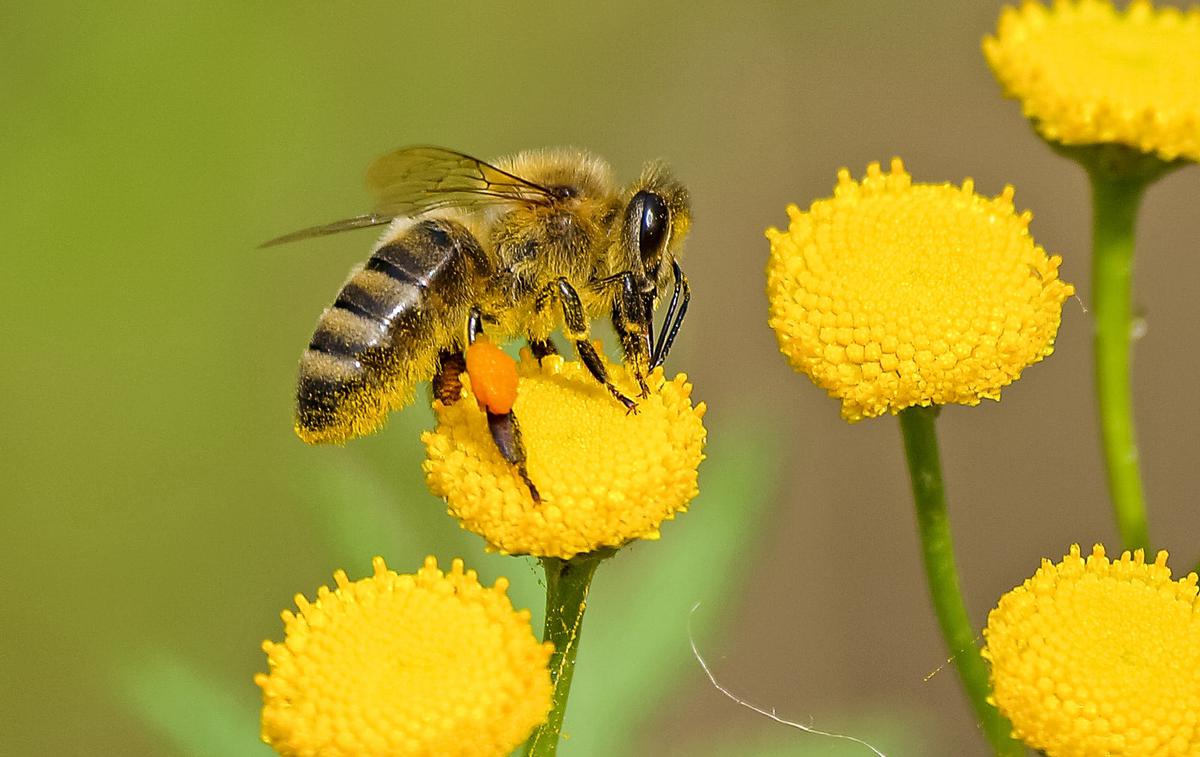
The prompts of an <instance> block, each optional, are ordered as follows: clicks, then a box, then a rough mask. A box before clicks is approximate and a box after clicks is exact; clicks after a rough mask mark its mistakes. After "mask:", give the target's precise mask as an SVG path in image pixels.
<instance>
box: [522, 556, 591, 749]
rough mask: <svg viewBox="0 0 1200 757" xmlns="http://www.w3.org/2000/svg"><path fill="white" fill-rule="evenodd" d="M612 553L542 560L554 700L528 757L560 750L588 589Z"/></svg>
mask: <svg viewBox="0 0 1200 757" xmlns="http://www.w3.org/2000/svg"><path fill="white" fill-rule="evenodd" d="M611 554H612V551H611V550H605V551H603V552H592V553H588V554H585V555H576V556H575V557H573V558H571V559H570V560H560V559H559V558H557V557H543V558H542V567H543V568H545V570H546V625H545V630H544V631H543V633H542V640H543V641H552V642H554V654H553V656H551V658H550V677H551V678H552V679H553V681H554V697H553V699H552V704H551V708H550V716H549V717H548V718H547V719H546V722H545V723H543V724H542V725H540V726H539V727H538V729H537V730H536V731H534V732H533V735H532V736H530V737H529V741H528V742H526V744H525V754H526V755H528V757H549V756H551V755H554V754H555V753H557V751H558V739H559V736H560V735H561V734H562V724H563V717H564V716H565V715H566V713H567V696H568V695H569V694H570V693H571V678H572V676H573V675H574V673H575V655H576V653H577V652H578V651H579V635H580V631H581V630H582V628H583V613H584V610H586V609H587V594H588V588H589V587H590V586H591V585H592V576H593V575H594V574H595V572H596V567H597V566H599V565H600V562H601V561H602V560H604V558H606V557H608V556H609V555H611Z"/></svg>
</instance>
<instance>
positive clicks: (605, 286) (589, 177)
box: [276, 148, 689, 443]
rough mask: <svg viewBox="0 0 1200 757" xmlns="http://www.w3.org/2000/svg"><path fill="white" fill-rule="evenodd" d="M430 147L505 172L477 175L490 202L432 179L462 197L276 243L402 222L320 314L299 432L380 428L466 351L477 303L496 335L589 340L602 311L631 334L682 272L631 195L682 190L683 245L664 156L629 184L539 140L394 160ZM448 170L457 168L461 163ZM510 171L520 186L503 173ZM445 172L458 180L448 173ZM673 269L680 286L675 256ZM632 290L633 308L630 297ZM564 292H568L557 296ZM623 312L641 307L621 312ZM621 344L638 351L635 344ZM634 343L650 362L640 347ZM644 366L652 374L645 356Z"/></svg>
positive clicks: (310, 438) (305, 366)
mask: <svg viewBox="0 0 1200 757" xmlns="http://www.w3.org/2000/svg"><path fill="white" fill-rule="evenodd" d="M422 150H423V151H425V152H427V153H430V154H433V155H435V156H437V157H438V158H439V159H440V158H441V157H442V156H443V155H445V154H449V155H454V156H457V157H458V158H460V159H462V160H467V161H473V162H472V163H471V164H470V165H471V166H472V167H475V166H481V167H482V169H483V170H488V171H490V172H494V175H493V174H492V173H487V174H485V175H486V177H487V183H486V185H485V184H484V183H483V182H481V181H480V180H474V179H473V180H474V181H475V182H476V183H475V184H472V185H471V187H472V191H474V192H476V193H477V194H481V193H482V192H483V190H482V189H478V188H476V187H485V188H486V189H487V191H488V192H490V193H491V194H489V195H488V199H487V201H486V202H480V201H479V200H478V199H475V198H474V197H473V196H472V195H469V194H467V193H466V190H462V189H458V188H457V185H455V187H456V188H454V189H451V190H447V189H443V188H441V186H440V185H438V186H436V187H434V188H433V189H428V188H427V189H425V190H424V191H425V193H426V195H428V196H429V197H433V198H438V197H441V196H443V195H446V196H450V197H451V198H452V201H447V202H444V203H442V204H439V203H437V202H427V203H426V205H427V207H422V208H418V209H416V210H415V211H413V212H408V213H396V214H395V215H394V216H392V217H391V218H384V219H383V220H382V221H380V220H379V217H378V216H375V215H372V216H361V217H358V218H357V219H348V220H347V221H344V222H339V224H334V225H330V226H327V227H317V228H316V229H310V230H306V231H305V232H298V233H297V234H296V235H289V237H284V238H281V239H280V240H276V241H289V240H290V239H292V238H300V237H301V236H303V235H315V234H320V233H330V231H340V230H342V229H344V228H355V227H358V226H364V225H374V224H375V223H380V222H389V221H390V225H389V226H388V228H387V230H386V231H385V232H384V234H383V235H382V237H381V238H380V240H379V242H378V243H377V244H376V247H375V249H374V250H373V252H372V254H371V257H370V258H369V259H368V260H367V262H366V263H365V264H364V265H363V266H361V267H360V268H357V269H356V270H355V271H354V273H353V274H352V275H351V276H350V278H349V280H348V281H347V282H346V283H345V284H344V285H343V286H342V289H341V291H340V292H339V294H338V296H337V299H336V300H335V301H334V303H333V305H332V306H331V307H329V308H327V309H326V310H325V311H324V312H323V313H322V314H321V316H320V319H319V320H318V323H317V327H316V330H315V332H314V333H313V337H312V339H311V341H310V343H309V345H308V348H307V349H306V350H305V351H304V353H303V355H302V357H301V360H300V371H299V379H298V384H297V402H296V433H297V434H298V435H299V436H300V437H301V438H302V439H303V440H304V441H306V442H309V443H320V442H342V441H345V440H348V439H351V438H354V437H357V436H362V435H365V434H368V433H371V432H372V431H375V430H376V429H378V428H379V427H380V426H381V425H382V424H383V422H384V421H385V420H386V418H387V416H388V414H389V413H390V412H392V411H393V410H396V409H399V408H400V407H403V406H404V405H405V404H407V403H408V402H409V401H411V399H412V396H413V391H414V388H415V386H416V385H417V384H419V383H421V382H423V381H427V380H430V379H432V378H433V377H434V376H435V374H436V373H437V372H438V371H439V369H440V368H441V367H442V364H441V360H443V359H444V356H446V355H451V354H456V353H461V351H462V349H463V348H464V347H465V346H466V344H467V342H468V341H469V339H470V338H472V334H471V333H470V329H469V326H468V324H469V322H470V321H471V319H472V317H473V314H474V316H475V317H476V318H477V319H478V321H479V322H480V323H482V325H483V328H486V331H487V333H488V334H489V336H491V337H493V338H494V339H496V340H498V341H504V340H507V339H512V338H524V339H528V340H530V341H531V342H545V341H546V340H548V339H549V338H550V335H551V333H552V332H553V331H555V330H556V329H558V328H559V327H561V328H562V330H563V332H564V333H565V334H566V336H567V337H568V338H569V339H571V340H572V341H575V342H576V344H577V345H579V344H580V342H581V341H586V339H587V328H588V326H587V322H588V321H590V320H592V319H595V318H600V317H604V316H608V317H612V318H613V319H614V325H618V326H619V327H621V328H622V329H623V330H622V331H621V333H622V334H627V335H628V336H627V339H626V341H630V343H631V344H632V341H633V340H635V339H638V338H641V339H646V338H647V337H649V331H650V330H651V329H650V328H649V327H648V325H646V324H645V320H646V319H648V318H649V317H650V315H651V314H650V313H649V312H648V311H650V310H651V309H652V307H653V303H654V302H655V301H656V300H657V292H658V291H659V289H660V288H662V287H664V286H666V285H667V284H668V282H669V279H670V277H671V275H672V270H671V266H670V265H664V264H663V263H664V261H666V262H668V263H673V260H674V259H673V257H671V256H670V255H669V254H667V252H666V250H667V241H666V240H663V241H661V242H656V245H657V246H656V248H655V256H654V259H649V258H648V257H647V256H646V255H645V254H644V252H643V251H642V250H641V249H640V248H639V246H638V244H637V236H636V235H637V228H636V227H635V228H633V229H632V230H631V229H630V228H629V226H630V219H629V218H627V217H626V216H630V215H631V214H632V213H633V209H631V207H630V203H631V197H633V196H634V193H635V192H638V191H642V193H643V194H644V193H645V188H646V187H652V188H655V189H656V191H658V192H659V193H660V194H662V195H664V196H668V197H670V198H671V202H672V203H673V205H674V207H673V208H672V210H674V215H673V225H672V230H673V231H674V233H675V236H676V239H674V240H670V241H672V242H674V243H678V241H679V240H681V239H682V236H683V234H684V233H686V229H687V223H688V219H689V215H688V210H687V204H686V203H687V198H686V192H685V190H683V188H682V187H681V186H680V185H678V184H676V183H675V182H673V181H672V180H671V179H670V178H669V177H667V176H666V175H665V173H664V172H663V169H662V168H661V167H659V166H657V165H652V166H650V167H648V168H647V170H646V172H644V174H643V176H642V178H641V180H640V181H639V182H638V183H637V184H635V185H634V186H633V187H631V188H629V189H622V188H620V187H618V186H617V185H616V184H615V183H614V181H613V179H612V175H611V170H610V169H609V167H608V166H607V164H605V163H603V162H602V161H600V160H598V159H597V158H595V157H592V156H590V155H588V154H586V153H582V152H579V151H575V150H557V151H531V152H526V153H521V154H519V155H517V156H514V157H513V158H511V159H509V160H504V161H498V162H497V163H496V165H495V166H491V165H488V164H484V163H482V162H481V161H474V159H470V158H467V157H466V156H461V155H459V154H457V153H449V152H448V151H440V150H438V149H437V148H414V149H413V150H409V151H399V152H397V153H393V154H392V156H390V157H391V158H392V159H393V161H400V160H408V161H409V163H411V162H412V158H411V157H410V156H411V155H412V154H413V153H419V152H420V151H422ZM386 157H389V156H385V158H386ZM381 160H382V159H381ZM386 168H387V166H386V165H385V167H384V169H381V170H386ZM373 170H376V169H373ZM438 170H439V171H442V172H444V173H446V174H447V175H449V176H450V177H451V179H456V178H457V176H456V174H454V173H453V171H451V170H448V169H445V168H442V167H440V166H439V168H438ZM477 170H478V169H477ZM416 173H418V169H416V168H413V167H411V166H410V165H408V164H405V167H404V168H403V169H402V172H401V175H400V179H396V178H394V177H391V176H385V177H384V178H382V179H376V181H377V183H380V184H385V183H386V182H387V181H391V182H393V183H395V182H397V181H400V180H403V181H408V182H410V183H411V181H412V179H411V176H412V175H413V174H416ZM503 177H508V178H509V179H512V180H514V183H512V184H511V185H505V184H503V183H502V181H503ZM434 179H436V180H437V181H438V182H442V183H444V182H446V181H447V179H445V178H443V177H442V176H441V175H440V174H434ZM423 180H424V179H423ZM497 187H499V188H500V189H497ZM501 190H503V191H501ZM534 190H536V194H535V195H534V196H533V197H532V198H531V197H530V196H529V194H530V193H533V192H534ZM407 191H411V190H407ZM451 192H454V194H451ZM656 197H657V195H656ZM639 208H640V206H639ZM638 212H641V210H640V209H639V210H638ZM362 219H366V220H362ZM633 221H634V222H638V219H637V218H634V219H633ZM631 234H633V235H634V236H633V238H632V239H631V237H630V235H631ZM675 276H676V285H677V286H678V279H679V276H680V274H679V273H678V267H677V265H676V267H675ZM621 280H627V281H626V284H625V286H626V289H629V288H630V287H635V288H636V289H637V290H638V291H637V292H636V293H635V294H633V295H629V294H626V297H625V300H621V294H620V292H614V286H613V284H614V282H619V281H621ZM629 282H634V283H633V284H630V283H629ZM618 288H619V287H618ZM631 296H632V297H633V298H634V300H633V301H634V303H635V305H629V298H630V297H631ZM556 298H557V299H563V298H565V299H567V300H569V301H568V302H567V303H566V304H565V305H562V306H561V307H555V306H554V301H555V300H556ZM638 298H642V299H638ZM622 302H625V303H626V307H624V309H622V305H621V303H622ZM643 302H644V303H645V308H644V309H645V311H646V312H643V309H642V305H641V303H643ZM625 311H631V312H630V313H626V315H624V316H621V315H620V313H622V312H625ZM632 311H637V312H636V313H632ZM676 328H678V326H677V325H676ZM639 329H641V331H639ZM643 331H644V332H646V333H644V334H643V333H642V332H643ZM639 335H640V336H639ZM646 344H649V342H648V341H647V342H646ZM623 346H625V347H626V348H627V353H628V350H629V349H632V348H631V347H630V345H628V344H626V345H623ZM650 346H651V347H652V345H650ZM634 352H636V353H637V354H638V355H639V356H641V357H639V358H638V359H639V360H640V361H641V363H643V364H645V363H647V362H648V354H649V353H648V352H646V351H645V350H644V349H642V348H641V347H640V345H638V348H637V349H634ZM643 352H646V354H645V355H643ZM582 356H583V357H585V358H586V357H587V356H586V355H582ZM641 368H642V369H643V373H644V369H645V368H647V365H642V366H641ZM598 378H601V380H605V379H603V378H602V377H600V376H598ZM610 390H612V387H611V386H610Z"/></svg>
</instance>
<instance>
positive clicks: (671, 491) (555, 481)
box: [422, 350, 705, 559]
mask: <svg viewBox="0 0 1200 757" xmlns="http://www.w3.org/2000/svg"><path fill="white" fill-rule="evenodd" d="M608 371H609V375H610V377H611V378H612V380H613V381H614V383H615V384H616V385H617V386H618V387H619V388H621V389H622V391H624V392H625V393H626V394H628V395H629V396H631V397H637V392H638V388H637V385H636V383H634V381H633V380H632V378H631V376H630V375H629V374H628V373H627V372H626V370H625V369H624V367H623V366H621V365H617V364H610V365H608ZM518 374H519V384H518V389H517V401H516V405H515V406H514V409H513V412H514V413H515V415H516V417H517V419H518V421H519V423H520V428H521V436H522V438H523V440H524V444H525V451H526V455H527V468H528V471H529V478H530V480H531V481H533V483H534V484H535V485H536V486H537V489H538V492H539V493H540V495H541V500H542V501H541V502H534V501H533V498H532V497H531V496H530V494H529V490H528V488H527V487H526V486H525V484H524V483H523V482H522V481H521V479H520V477H519V476H518V474H517V472H516V470H514V468H513V466H512V465H510V464H509V463H508V462H507V461H506V460H504V458H502V457H501V456H500V453H499V451H498V450H497V449H496V445H495V443H494V442H493V441H492V437H491V435H490V433H489V432H488V426H487V419H486V416H485V414H484V413H483V411H481V410H480V409H479V407H478V405H477V403H476V402H475V401H474V399H473V397H472V395H471V392H470V388H471V384H470V376H467V375H464V376H463V386H464V399H463V400H460V401H459V402H456V403H454V404H452V405H449V406H444V405H441V404H440V403H434V410H435V412H436V413H437V417H438V427H437V429H436V430H434V431H432V432H427V433H426V434H425V435H424V436H422V440H423V441H424V442H425V446H426V450H427V453H428V459H427V460H426V461H425V472H426V479H427V481H428V483H429V488H430V490H431V491H433V493H434V494H436V495H437V496H440V497H445V498H446V502H447V505H448V509H449V511H450V514H451V515H453V516H454V517H456V518H458V519H459V521H460V522H461V523H462V525H463V527H464V528H467V529H469V530H471V531H473V532H474V533H477V534H479V535H480V536H482V537H483V538H484V540H485V541H486V542H487V544H488V547H489V548H490V549H494V550H496V551H499V552H502V553H506V554H518V555H534V556H537V557H559V558H563V559H569V558H571V557H573V556H574V555H576V554H580V553H584V552H592V551H595V550H597V549H601V548H604V547H619V546H621V545H622V544H625V543H626V542H628V541H631V540H633V539H657V538H658V536H659V526H660V525H661V524H662V522H663V521H664V520H668V519H671V518H673V517H674V516H675V513H677V512H680V511H684V510H686V509H687V505H688V502H690V501H691V499H692V498H693V497H694V496H696V494H697V493H698V490H697V488H696V469H697V467H698V466H699V464H700V461H701V460H702V459H703V458H704V455H703V452H702V448H703V446H704V440H705V430H704V425H703V423H702V422H701V418H702V417H703V416H704V411H705V407H704V404H703V403H700V404H698V405H696V406H695V407H692V404H691V402H690V400H689V397H690V395H691V392H692V386H691V384H689V383H688V382H687V377H686V376H684V375H682V374H680V375H678V376H676V377H675V378H674V379H672V380H671V381H667V380H666V379H665V378H664V377H663V374H662V371H661V370H656V371H655V372H654V373H653V374H651V375H650V376H649V377H648V378H647V382H648V384H649V387H650V396H649V397H645V398H640V399H638V400H637V403H638V404H637V410H636V412H633V413H627V412H626V411H625V408H624V407H622V406H621V404H620V403H618V402H616V401H615V400H614V399H613V398H612V396H611V395H610V394H609V393H608V392H607V391H606V390H605V389H604V387H603V386H601V385H600V384H599V383H597V381H596V380H595V379H594V378H592V376H591V375H590V374H589V373H588V372H587V370H586V369H585V368H584V366H583V365H582V364H581V363H577V362H567V361H565V360H563V359H562V358H561V357H559V356H558V355H551V356H549V357H546V358H544V359H543V360H542V365H541V367H539V366H538V361H537V360H535V359H533V358H532V357H531V356H530V355H529V353H528V351H527V350H526V351H524V352H523V353H522V355H521V362H520V363H519V365H518Z"/></svg>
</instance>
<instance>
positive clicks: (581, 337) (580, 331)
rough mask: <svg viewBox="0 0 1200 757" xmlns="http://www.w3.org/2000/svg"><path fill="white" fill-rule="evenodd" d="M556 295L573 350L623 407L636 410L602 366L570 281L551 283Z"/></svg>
mask: <svg viewBox="0 0 1200 757" xmlns="http://www.w3.org/2000/svg"><path fill="white" fill-rule="evenodd" d="M552 286H553V287H554V289H555V291H556V293H557V295H558V300H559V303H560V304H561V305H562V312H563V332H564V333H565V334H566V335H567V338H568V339H570V340H571V341H572V342H574V343H575V351H576V352H577V353H579V359H580V360H582V361H583V364H584V365H585V366H587V369H588V372H589V373H591V374H592V376H593V377H594V378H595V379H596V380H597V381H599V382H600V383H601V384H604V388H605V389H607V390H608V393H609V394H611V395H612V396H613V397H615V398H616V399H617V401H618V402H620V403H621V404H622V405H624V406H625V409H626V410H628V411H630V412H634V411H636V410H637V403H636V402H634V401H633V400H631V399H629V398H628V397H626V396H625V395H624V394H623V393H622V392H621V390H620V389H618V388H617V387H616V385H614V384H613V382H612V381H611V380H609V378H608V369H607V368H605V367H604V361H603V360H601V359H600V355H599V354H598V353H597V352H596V348H595V347H594V346H593V345H592V342H591V340H590V339H588V322H587V316H586V315H585V314H584V312H583V303H582V302H580V300H579V293H578V292H576V291H575V287H573V286H571V282H569V281H567V280H566V279H564V278H560V279H559V280H558V281H556V282H554V284H553V285H552Z"/></svg>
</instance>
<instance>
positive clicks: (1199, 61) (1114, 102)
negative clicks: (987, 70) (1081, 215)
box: [983, 0, 1200, 161]
mask: <svg viewBox="0 0 1200 757" xmlns="http://www.w3.org/2000/svg"><path fill="white" fill-rule="evenodd" d="M983 51H984V54H985V55H986V57H987V60H988V63H989V64H990V65H991V67H992V71H994V72H995V74H996V78H997V79H999V81H1000V84H1001V85H1002V86H1003V87H1004V91H1005V94H1007V95H1008V96H1010V97H1014V98H1016V99H1018V100H1020V101H1021V106H1022V108H1023V110H1024V112H1025V115H1026V116H1027V117H1029V118H1030V119H1032V120H1033V122H1034V124H1035V125H1036V127H1037V129H1038V131H1040V132H1041V133H1042V135H1043V136H1044V137H1046V138H1047V139H1049V140H1052V141H1054V142H1059V143H1061V144H1065V145H1081V144H1097V143H1116V144H1122V145H1126V146H1128V147H1132V148H1134V149H1137V150H1140V151H1142V152H1146V153H1156V154H1157V155H1158V156H1159V157H1161V158H1162V159H1164V160H1168V161H1169V160H1173V159H1175V158H1176V157H1179V156H1183V157H1185V158H1188V159H1191V160H1200V86H1198V85H1197V82H1198V81H1200V9H1198V8H1192V9H1191V10H1189V11H1188V12H1187V13H1182V12H1180V11H1179V10H1177V9H1175V8H1162V9H1159V10H1155V9H1154V8H1153V6H1152V5H1151V4H1150V3H1149V2H1140V1H1138V2H1133V3H1130V5H1129V7H1128V8H1127V9H1126V10H1125V11H1124V12H1118V11H1117V10H1116V8H1114V7H1113V5H1112V3H1110V2H1105V1H1103V0H1078V1H1073V0H1064V1H1062V2H1056V3H1055V4H1054V6H1053V8H1052V9H1048V8H1046V7H1044V6H1043V5H1041V4H1040V3H1035V2H1026V3H1025V4H1024V5H1023V6H1022V7H1021V9H1020V10H1016V9H1013V8H1005V9H1004V11H1003V12H1002V14H1001V16H1000V24H999V28H998V29H997V31H996V36H995V37H987V38H985V39H984V41H983Z"/></svg>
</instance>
